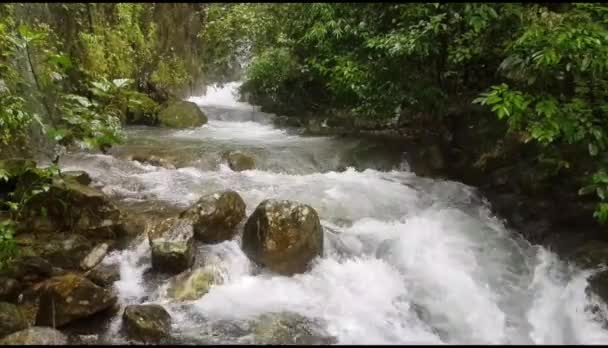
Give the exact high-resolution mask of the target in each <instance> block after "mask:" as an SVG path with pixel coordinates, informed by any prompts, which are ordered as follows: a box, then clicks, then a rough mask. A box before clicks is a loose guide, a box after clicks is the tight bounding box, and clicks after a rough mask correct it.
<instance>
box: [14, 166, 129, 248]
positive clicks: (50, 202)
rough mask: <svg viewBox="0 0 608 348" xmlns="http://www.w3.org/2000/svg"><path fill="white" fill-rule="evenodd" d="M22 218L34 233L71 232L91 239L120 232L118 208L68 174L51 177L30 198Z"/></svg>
mask: <svg viewBox="0 0 608 348" xmlns="http://www.w3.org/2000/svg"><path fill="white" fill-rule="evenodd" d="M23 221H24V223H25V225H26V229H28V230H31V231H37V232H48V233H51V232H56V231H73V232H76V233H81V234H84V235H87V236H89V237H93V238H114V237H116V236H117V234H119V233H121V232H122V225H121V223H120V211H119V210H118V208H117V207H116V206H115V205H114V204H113V203H111V202H110V201H109V199H108V198H107V197H106V196H105V195H104V194H103V193H102V192H101V191H100V190H98V189H96V188H93V187H89V186H87V185H83V184H81V183H80V182H78V179H77V178H74V177H71V176H66V177H63V178H62V177H55V178H53V180H52V183H51V184H50V186H49V189H48V190H47V191H46V192H42V193H40V194H38V195H36V196H34V197H32V199H31V200H30V201H28V203H27V204H26V205H25V207H24V219H23Z"/></svg>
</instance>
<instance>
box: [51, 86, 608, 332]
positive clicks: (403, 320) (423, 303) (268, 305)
mask: <svg viewBox="0 0 608 348" xmlns="http://www.w3.org/2000/svg"><path fill="white" fill-rule="evenodd" d="M236 87H238V84H237V83H231V84H227V85H226V86H225V87H224V88H210V89H209V92H208V93H207V95H205V96H203V97H193V98H191V99H190V100H191V101H193V102H196V103H197V104H199V105H200V107H201V108H203V109H204V110H205V111H206V112H207V114H208V116H209V123H208V124H206V125H204V126H202V127H200V128H197V129H192V130H177V131H176V130H168V129H153V128H141V127H140V128H132V129H129V130H128V133H129V141H128V143H127V144H125V145H123V146H121V147H119V148H118V149H117V152H116V153H115V154H114V155H113V156H109V155H83V154H80V155H71V156H69V157H67V158H65V159H64V161H63V163H62V165H63V166H64V167H66V169H82V170H86V171H88V172H89V173H90V174H91V175H92V176H93V178H94V179H95V181H96V183H97V184H99V185H100V186H103V190H104V191H105V192H106V193H107V194H109V195H111V196H113V197H115V198H116V199H118V200H119V201H120V202H123V203H125V204H128V203H137V204H140V205H143V206H145V205H146V204H148V205H149V204H155V205H165V206H169V207H175V208H179V209H182V208H184V207H187V206H188V205H189V204H192V203H193V202H194V201H196V200H197V199H198V198H199V197H200V196H202V195H204V194H207V193H211V192H214V191H217V190H223V189H233V190H235V191H237V192H239V194H240V195H241V196H242V197H243V199H244V200H245V202H246V204H247V214H248V215H249V214H251V212H252V211H253V209H254V208H255V207H256V206H257V204H258V203H259V202H261V201H262V200H263V199H266V198H280V199H290V200H295V201H300V202H303V203H306V204H309V205H311V206H312V207H314V208H315V209H316V210H317V211H318V213H319V216H320V217H321V220H322V224H323V226H324V230H325V250H324V256H323V257H322V258H319V259H317V260H316V261H315V262H314V265H313V267H312V269H311V270H310V271H309V272H307V273H305V274H300V275H295V276H293V277H283V276H277V275H274V274H271V273H267V272H264V271H262V272H261V273H254V272H253V271H252V270H253V267H252V266H253V265H252V264H251V263H250V261H249V260H248V259H247V257H246V256H245V255H244V254H243V252H242V251H241V249H240V237H237V238H236V239H235V240H232V241H227V242H223V243H220V244H215V245H200V246H199V247H198V248H199V249H198V253H197V262H198V263H199V264H204V265H206V266H210V267H215V268H216V269H217V270H218V271H219V272H220V273H221V275H222V278H223V280H224V281H223V283H222V284H221V285H216V286H214V287H212V288H211V290H210V291H209V292H208V293H207V294H206V295H204V296H203V297H201V298H200V299H198V300H195V301H186V302H174V301H172V300H171V299H170V298H169V297H167V296H166V295H165V293H164V291H165V289H166V281H163V280H159V279H158V278H155V277H154V276H149V275H147V274H148V273H147V270H148V269H149V268H150V260H149V252H150V251H149V246H148V243H147V239H146V238H144V237H143V236H142V237H141V238H139V239H136V240H135V241H133V242H132V245H131V246H130V247H128V248H127V249H125V250H122V251H116V252H114V253H112V254H111V255H109V257H106V259H105V260H104V263H107V264H113V263H116V264H119V265H120V271H121V272H120V273H121V279H120V280H119V281H118V282H116V283H115V288H116V291H117V293H118V294H119V297H120V301H121V303H122V304H123V305H124V304H133V303H159V304H162V305H163V306H164V307H165V308H167V310H168V311H169V312H170V313H171V315H172V317H173V322H174V323H173V326H174V331H175V332H176V336H177V337H179V338H180V340H181V342H184V343H243V342H245V343H247V342H249V343H250V342H252V341H251V337H252V335H251V332H250V330H249V331H248V328H247V324H246V323H247V322H248V321H249V320H251V319H255V318H256V317H258V316H259V315H262V314H265V313H272V312H284V311H288V312H294V313H298V314H300V315H302V316H304V317H306V318H309V319H310V320H311V322H315V323H317V326H318V327H317V328H316V329H315V330H317V331H318V333H317V334H318V335H320V336H321V335H329V336H333V337H335V340H336V342H337V343H340V344H414V343H422V344H442V343H446V344H467V343H471V344H530V343H534V344H594V343H595V344H597V343H605V342H608V331H606V330H605V329H603V328H602V323H601V322H598V321H595V320H594V315H593V314H592V313H591V312H590V311H589V310H588V307H590V306H591V305H594V304H597V303H591V302H590V301H593V300H590V299H589V298H588V297H587V296H586V295H585V288H586V286H587V280H586V279H587V277H588V275H589V272H585V271H580V270H577V269H575V268H574V267H572V266H570V265H568V264H566V263H564V262H562V261H560V260H559V259H558V258H557V256H556V255H554V254H552V253H551V252H549V251H547V250H545V249H543V248H542V247H538V246H533V245H530V244H529V243H527V242H526V241H525V240H523V239H522V238H521V237H520V236H519V235H518V234H517V233H516V232H514V231H509V230H507V229H506V228H505V227H504V225H503V223H502V222H501V221H500V220H499V219H497V218H496V217H494V216H492V214H491V213H490V210H489V209H488V207H487V204H486V203H485V202H484V200H483V198H481V197H479V196H478V195H477V194H476V192H475V190H474V189H472V188H471V187H468V186H465V185H462V184H460V183H457V182H451V181H443V180H433V179H428V178H422V177H418V176H416V175H415V174H414V173H412V172H410V171H407V170H403V169H402V168H403V166H402V165H400V164H401V163H399V160H398V159H399V158H400V157H399V156H396V155H393V154H390V149H387V148H381V150H382V151H376V152H374V151H372V152H371V154H370V153H369V152H367V155H368V158H367V159H364V160H363V161H359V162H358V164H357V165H355V164H353V160H352V159H353V158H356V156H354V155H353V153H355V154H356V153H357V151H359V150H360V149H361V147H363V146H364V144H363V143H362V142H361V141H359V140H352V139H351V140H349V139H337V138H332V137H302V136H299V135H297V134H295V133H291V132H289V131H287V130H282V129H277V128H275V127H273V126H272V125H271V123H270V122H269V120H270V118H271V117H272V115H268V114H264V113H261V112H259V111H257V110H256V109H255V108H254V107H252V106H251V105H249V104H246V103H240V102H237V101H236V98H235V97H234V95H233V91H234V90H235V89H236ZM228 149H243V150H247V151H249V152H251V153H253V154H254V155H255V156H256V161H257V168H258V169H257V170H248V171H243V172H233V171H231V170H230V169H229V168H228V167H227V166H226V165H225V164H223V163H221V162H219V158H220V156H219V154H220V153H221V152H222V151H225V150H228ZM143 150H145V151H148V152H153V153H158V154H162V155H164V156H169V157H172V158H174V159H177V160H179V161H180V163H181V164H182V165H180V166H179V168H178V169H167V168H162V167H157V166H152V165H147V164H141V163H139V162H137V161H131V160H128V159H125V157H124V156H122V157H121V156H120V155H121V154H126V153H130V152H136V151H143ZM383 156H384V157H383ZM389 162H390V163H391V166H392V169H390V168H386V163H389ZM380 164H382V165H380ZM355 167H357V169H355ZM366 167H367V168H366ZM599 305H600V307H601V308H604V307H603V304H599ZM120 323H121V319H120V316H116V318H114V319H113V321H112V322H111V324H110V325H109V327H108V328H107V329H106V331H105V332H103V333H102V334H101V335H100V336H101V340H102V341H104V342H108V343H122V342H123V339H122V338H121V335H120V332H119V328H120Z"/></svg>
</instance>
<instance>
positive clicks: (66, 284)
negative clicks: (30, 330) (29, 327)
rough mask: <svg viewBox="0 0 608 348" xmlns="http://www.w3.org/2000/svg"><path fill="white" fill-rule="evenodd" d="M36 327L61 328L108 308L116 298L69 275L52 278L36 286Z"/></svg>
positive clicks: (84, 279) (73, 275)
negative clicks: (37, 300)
mask: <svg viewBox="0 0 608 348" xmlns="http://www.w3.org/2000/svg"><path fill="white" fill-rule="evenodd" d="M39 291H40V300H39V308H38V314H37V316H36V325H40V326H53V325H55V327H61V326H63V325H65V324H67V323H69V322H71V321H74V320H77V319H81V318H86V317H88V316H91V315H93V314H95V313H98V312H101V311H103V310H105V309H108V308H110V307H112V306H113V305H114V304H115V303H116V301H117V298H116V296H114V294H112V292H110V291H109V290H106V289H104V288H102V287H99V286H97V285H95V284H94V283H93V282H91V281H90V280H88V279H86V278H84V277H82V276H80V275H77V274H74V273H69V274H66V275H63V276H58V277H53V278H51V279H49V280H47V281H45V282H44V283H43V284H42V285H41V287H40V290H39Z"/></svg>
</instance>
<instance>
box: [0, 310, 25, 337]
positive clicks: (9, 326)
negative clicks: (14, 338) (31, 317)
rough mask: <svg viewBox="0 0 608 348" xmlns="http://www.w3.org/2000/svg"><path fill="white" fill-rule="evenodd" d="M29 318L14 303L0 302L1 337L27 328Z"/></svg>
mask: <svg viewBox="0 0 608 348" xmlns="http://www.w3.org/2000/svg"><path fill="white" fill-rule="evenodd" d="M27 326H28V325H27V320H26V319H25V316H24V315H23V313H21V310H20V309H19V308H18V307H17V306H15V305H14V304H12V303H7V302H0V337H4V336H7V335H10V334H12V333H13V332H17V331H19V330H23V329H25V328H27Z"/></svg>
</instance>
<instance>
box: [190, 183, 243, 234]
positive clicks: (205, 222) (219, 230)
mask: <svg viewBox="0 0 608 348" xmlns="http://www.w3.org/2000/svg"><path fill="white" fill-rule="evenodd" d="M181 217H182V218H187V219H190V220H191V221H193V228H194V235H195V237H196V238H197V239H198V240H200V241H202V242H204V243H218V242H223V241H225V240H229V239H232V237H234V235H235V234H236V232H237V230H236V226H237V225H238V224H239V223H240V222H241V221H242V220H243V218H245V202H244V201H243V199H242V198H241V196H239V194H238V193H236V192H234V191H224V192H216V193H213V194H210V195H207V196H204V197H202V198H201V199H199V200H198V202H196V204H194V206H193V207H192V208H190V209H188V210H187V211H185V212H184V213H182V215H181Z"/></svg>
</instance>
